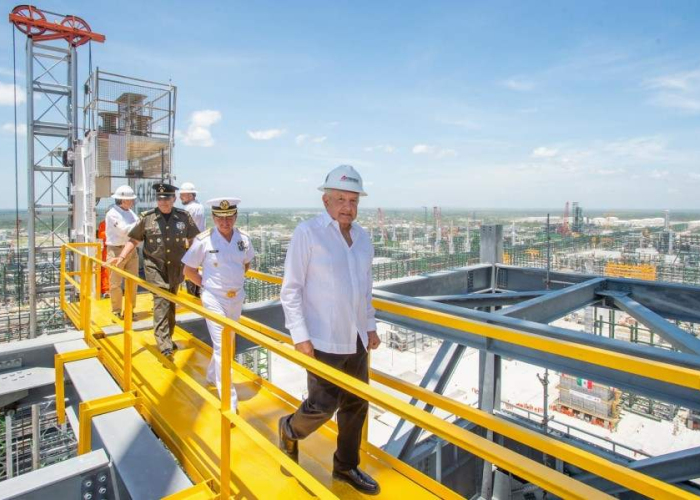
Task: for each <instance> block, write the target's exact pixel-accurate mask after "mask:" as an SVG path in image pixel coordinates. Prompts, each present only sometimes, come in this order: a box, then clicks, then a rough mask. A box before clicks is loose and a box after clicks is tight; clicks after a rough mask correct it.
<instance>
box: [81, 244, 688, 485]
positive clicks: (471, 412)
mask: <svg viewBox="0 0 700 500" xmlns="http://www.w3.org/2000/svg"><path fill="white" fill-rule="evenodd" d="M71 250H73V251H76V250H75V249H71ZM78 253H80V252H78ZM82 256H83V258H85V259H87V261H86V262H85V263H86V266H85V267H84V269H85V272H86V274H88V275H89V272H90V270H91V267H92V266H90V264H88V261H89V262H90V263H92V260H93V259H95V258H94V257H90V256H86V255H84V254H82ZM106 267H107V268H109V269H110V271H112V272H116V273H118V274H120V275H121V276H123V277H124V278H125V279H126V280H127V283H129V282H134V283H136V284H137V285H139V286H141V287H142V288H145V289H146V290H149V291H151V292H153V293H154V294H157V295H160V296H163V297H165V298H167V299H168V300H170V301H171V302H174V303H176V304H178V305H180V306H181V307H184V308H186V309H189V310H191V311H193V312H196V313H198V314H199V315H200V316H202V317H204V318H206V319H209V320H211V321H214V322H217V323H218V324H220V325H222V326H223V327H224V349H225V350H227V351H228V355H224V356H223V363H224V366H223V367H222V376H224V377H226V376H227V377H230V370H231V359H232V357H233V356H232V352H233V351H232V350H231V348H232V345H231V344H232V335H234V334H239V335H242V336H243V337H245V338H247V339H248V340H250V341H252V342H254V343H256V344H258V345H260V346H262V347H265V348H267V349H269V350H270V351H272V352H274V353H276V354H278V355H280V356H282V357H284V358H286V359H288V360H290V361H292V362H295V363H296V364H298V365H300V366H302V367H304V368H306V369H307V370H309V371H311V372H313V373H316V374H318V375H320V376H322V377H324V378H325V379H327V380H329V381H331V382H333V383H334V384H336V385H338V386H340V387H342V388H343V389H345V390H348V391H349V392H352V393H354V394H356V395H358V396H360V397H362V398H364V399H366V400H368V401H370V402H372V403H375V404H377V405H378V406H381V407H384V408H385V409H387V410H389V411H391V412H392V413H395V414H396V415H398V416H399V417H402V418H405V419H406V420H409V421H411V422H413V423H415V424H416V425H418V426H420V427H421V428H424V429H426V430H428V431H430V432H432V433H434V434H435V435H437V436H439V437H442V438H443V439H445V440H446V441H449V442H451V443H453V444H455V445H457V446H459V447H461V448H463V449H467V450H469V451H471V452H472V453H474V454H476V455H478V456H480V457H482V458H484V459H485V460H487V461H489V462H492V463H494V464H497V465H499V466H501V467H503V468H504V469H506V470H509V471H511V472H513V473H515V474H517V475H519V476H521V477H523V478H525V479H527V480H529V481H531V482H533V483H534V484H538V485H539V486H541V487H542V488H544V489H545V490H547V491H550V492H552V493H554V494H557V495H560V496H562V497H567V498H588V497H591V496H592V495H595V496H596V497H601V495H603V494H602V493H601V492H600V491H598V490H595V489H593V488H591V487H589V486H587V485H585V484H583V483H580V482H578V481H576V480H574V479H571V478H569V477H567V476H565V475H563V474H560V473H558V472H556V471H553V470H552V469H549V468H547V467H545V466H543V465H541V464H539V463H537V462H534V461H532V460H530V459H527V458H525V457H522V456H520V455H518V454H517V453H515V452H512V451H511V450H508V449H507V448H504V447H502V446H499V445H497V444H495V443H493V442H491V441H488V440H486V439H484V438H481V437H479V436H477V435H474V434H472V433H470V432H468V431H465V430H464V429H461V428H459V427H457V426H455V425H453V424H449V423H447V422H444V421H443V420H441V419H439V418H438V417H436V416H434V415H432V414H430V413H427V412H424V411H422V410H419V409H417V408H416V407H414V406H412V405H410V404H408V403H406V402H404V401H400V400H398V399H397V398H394V397H392V396H390V395H388V394H386V393H385V392H382V391H380V390H378V389H376V388H374V387H371V386H369V385H368V384H365V383H363V382H360V381H359V380H357V379H354V378H353V377H349V376H348V375H346V374H344V373H342V372H340V371H338V370H335V369H333V368H331V367H329V366H327V365H324V364H323V363H320V362H318V361H317V360H315V359H313V358H309V357H307V356H304V355H303V354H300V353H298V352H297V351H294V350H292V349H289V347H288V346H285V345H282V344H281V343H280V342H281V341H282V342H288V338H286V336H284V335H283V334H281V333H280V332H276V331H274V330H272V329H270V328H268V327H264V328H260V330H261V331H263V332H264V333H259V332H258V331H255V330H254V329H253V328H251V327H255V326H257V325H253V323H255V322H252V320H248V319H246V318H242V319H241V323H238V322H235V321H232V320H230V319H227V318H224V317H221V316H219V315H218V314H215V313H212V312H210V311H208V310H207V309H205V308H204V307H202V306H200V305H198V304H196V303H193V302H190V301H185V300H182V299H180V298H178V297H177V296H176V295H174V294H170V293H168V292H167V291H164V290H163V289H161V288H158V287H156V286H154V285H151V284H150V283H148V282H145V281H143V280H141V279H140V278H137V277H134V276H132V275H130V274H129V273H126V272H125V271H123V270H121V269H117V268H114V267H112V266H106ZM248 276H249V277H252V278H256V279H265V280H266V281H271V282H272V279H269V275H265V274H264V273H260V272H249V273H248ZM274 279H275V281H274V282H276V283H279V282H281V279H280V278H278V277H274ZM82 281H83V280H81V282H82ZM88 281H89V280H88ZM82 299H84V300H85V301H87V302H88V304H86V305H85V306H83V307H84V308H85V309H89V307H88V306H89V302H90V299H89V294H88V295H81V303H82V302H83V300H82ZM384 302H388V301H384ZM381 305H384V304H381ZM394 305H395V304H393V303H389V307H391V306H394ZM418 309H420V308H418ZM423 311H427V310H423ZM423 311H418V312H415V311H409V312H411V313H412V314H421V315H425V313H424V312H423ZM429 312H432V311H429ZM445 316H449V315H445ZM82 317H84V318H87V320H86V322H85V324H86V325H88V327H87V329H88V330H89V312H85V313H84V314H83V316H82ZM421 317H423V316H421ZM430 319H436V318H430ZM449 319H450V320H452V319H453V317H450V318H449ZM458 319H462V318H458ZM244 323H247V324H248V326H246V325H245V324H244ZM473 323H477V322H473ZM454 325H457V326H458V327H460V326H463V325H461V324H459V323H454V324H453V327H454ZM483 325H485V324H483ZM125 326H126V325H125ZM471 326H473V325H471ZM471 326H470V327H471ZM485 326H488V327H492V328H495V329H499V328H500V327H494V325H485ZM125 330H126V328H125ZM502 330H505V331H508V332H509V333H510V330H508V329H502ZM469 331H470V332H472V333H474V332H473V331H472V330H471V329H470V330H469ZM272 332H274V335H271V337H273V338H274V339H275V340H272V339H271V338H269V337H268V335H269V334H270V333H272ZM513 332H515V333H522V332H516V331H513ZM485 333H488V332H485ZM482 334H484V333H482ZM282 338H285V340H282ZM90 340H92V339H90ZM507 340H508V341H511V340H510V338H508V339H507ZM522 340H523V339H522V338H516V340H515V341H514V342H513V343H517V342H518V341H522ZM125 342H126V337H125ZM547 347H550V346H542V345H540V346H538V347H535V348H539V349H540V350H544V349H545V348H547ZM129 351H130V350H129ZM126 352H127V351H126V349H125V357H126ZM130 354H131V353H130V352H129V355H130ZM608 361H609V360H608ZM598 364H601V365H603V366H605V365H604V364H603V363H598ZM125 365H126V362H125ZM623 371H626V370H623ZM689 372H691V373H683V374H682V375H684V376H691V377H692V376H694V377H699V376H700V373H699V372H697V371H694V370H689ZM373 378H374V379H375V380H377V379H380V380H379V381H382V380H383V382H382V383H384V384H385V385H388V386H392V384H393V386H394V387H395V388H399V389H400V390H403V391H404V392H406V393H407V394H409V395H412V396H417V397H418V399H422V400H428V401H430V402H431V404H434V405H435V406H438V407H450V405H451V409H452V411H453V413H455V414H458V415H459V414H460V413H462V414H464V416H465V418H470V417H471V418H470V419H471V420H472V421H473V420H474V419H475V418H477V417H479V416H480V415H479V413H484V412H480V411H479V410H475V409H473V408H470V407H467V406H466V405H460V404H459V403H456V402H454V401H451V400H449V399H448V398H445V397H444V396H439V395H435V394H433V393H430V391H425V390H424V389H423V390H416V388H415V386H410V384H405V383H404V382H402V381H396V380H393V381H392V380H391V379H390V378H389V376H387V375H384V374H380V373H378V372H374V376H373ZM672 383H674V382H672ZM680 385H686V386H688V385H687V384H680ZM223 386H224V389H223V394H222V402H221V413H222V425H224V421H225V420H228V422H229V423H228V424H227V425H230V421H231V420H232V419H233V418H234V416H233V415H231V412H230V411H228V410H227V409H225V408H227V407H228V408H230V378H229V379H228V383H226V381H225V380H224V384H223ZM690 387H694V386H692V385H690ZM418 389H420V388H418ZM409 391H410V392H409ZM411 392H412V393H413V394H411ZM431 398H432V399H431ZM484 415H485V416H484ZM484 415H481V418H482V424H483V425H484V426H485V427H486V428H491V429H492V430H495V431H497V432H499V433H501V434H504V435H507V433H513V432H515V431H514V429H512V428H510V427H509V426H512V424H504V423H503V421H501V420H500V419H497V418H496V417H494V416H492V415H489V414H485V413H484ZM516 427H517V426H516ZM519 432H521V434H520V439H521V442H526V443H528V444H530V443H534V444H533V446H534V445H539V446H540V447H546V449H548V450H549V453H550V454H552V455H554V456H558V457H559V456H561V457H564V459H566V460H567V461H569V462H571V463H574V464H576V463H577V462H578V463H579V464H582V465H581V467H582V468H585V469H586V470H591V471H592V472H594V471H595V473H596V474H598V475H600V476H601V477H605V478H606V479H609V480H611V481H613V482H615V483H619V484H623V485H625V486H626V487H629V488H630V489H632V490H635V491H638V492H640V493H643V494H647V495H649V496H654V497H658V496H665V497H669V498H671V497H673V498H690V496H689V495H688V494H687V493H686V492H684V491H683V490H681V489H679V488H676V487H674V486H672V485H669V484H667V483H664V482H662V481H659V480H656V479H654V478H651V477H649V476H645V475H643V474H640V473H636V472H635V473H634V474H625V470H626V469H625V468H620V469H623V470H619V469H617V470H614V469H615V468H614V467H611V466H612V465H614V464H611V463H610V462H607V461H605V460H603V459H600V458H599V457H595V456H593V458H595V460H592V459H591V457H587V456H586V455H585V452H582V453H581V452H580V450H576V451H577V452H578V453H574V449H569V448H573V447H569V448H565V447H564V445H562V444H561V443H558V442H556V441H555V440H552V439H551V438H547V437H544V436H539V438H538V437H537V436H528V435H525V434H523V433H522V430H519ZM225 434H226V435H227V436H228V433H225ZM532 434H533V435H534V434H535V433H532ZM223 435H224V432H223V429H222V439H223ZM534 447H538V446H534ZM583 464H585V465H583ZM224 469H228V468H227V467H222V479H223V474H224ZM290 472H293V471H290ZM229 473H230V471H229ZM305 479H306V478H305ZM223 484H224V483H223V481H222V488H224V486H223ZM226 484H228V482H227V483H226ZM222 492H223V489H222ZM222 496H223V495H222Z"/></svg>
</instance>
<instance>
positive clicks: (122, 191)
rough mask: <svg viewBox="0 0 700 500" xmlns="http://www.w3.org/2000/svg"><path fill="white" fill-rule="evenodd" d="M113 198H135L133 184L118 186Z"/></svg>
mask: <svg viewBox="0 0 700 500" xmlns="http://www.w3.org/2000/svg"><path fill="white" fill-rule="evenodd" d="M112 198H114V199H115V200H135V199H136V195H135V194H134V190H133V189H131V186H127V185H126V184H125V185H123V186H119V187H118V188H117V190H116V191H115V192H114V194H113V195H112Z"/></svg>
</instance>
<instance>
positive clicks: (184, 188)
mask: <svg viewBox="0 0 700 500" xmlns="http://www.w3.org/2000/svg"><path fill="white" fill-rule="evenodd" d="M188 193H189V194H197V190H196V189H195V188H194V184H192V183H191V182H183V183H182V185H181V186H180V194H188Z"/></svg>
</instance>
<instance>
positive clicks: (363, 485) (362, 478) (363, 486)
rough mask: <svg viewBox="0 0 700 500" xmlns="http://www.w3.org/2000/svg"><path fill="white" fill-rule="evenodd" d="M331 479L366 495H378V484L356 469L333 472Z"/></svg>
mask: <svg viewBox="0 0 700 500" xmlns="http://www.w3.org/2000/svg"><path fill="white" fill-rule="evenodd" d="M333 479H337V480H338V481H344V482H346V483H348V484H349V485H350V486H352V487H353V488H355V489H356V490H358V491H361V492H362V493H364V494H366V495H378V494H379V491H380V488H379V483H378V482H377V481H375V480H374V479H372V478H371V477H370V475H369V474H367V473H366V472H362V471H361V470H360V469H358V468H357V467H355V468H354V469H350V470H344V471H339V470H334V471H333Z"/></svg>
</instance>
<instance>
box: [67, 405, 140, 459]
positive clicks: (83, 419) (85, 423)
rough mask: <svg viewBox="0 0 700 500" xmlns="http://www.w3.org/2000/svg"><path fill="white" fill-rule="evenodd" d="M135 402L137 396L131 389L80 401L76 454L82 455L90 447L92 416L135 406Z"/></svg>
mask: <svg viewBox="0 0 700 500" xmlns="http://www.w3.org/2000/svg"><path fill="white" fill-rule="evenodd" d="M137 403H138V398H137V397H136V393H135V392H133V391H132V392H123V393H121V394H115V395H114V396H107V397H104V398H99V399H93V400H91V401H85V402H83V403H80V407H79V408H80V409H79V416H80V430H79V437H78V455H84V454H86V453H88V452H89V451H90V448H92V419H93V418H94V417H96V416H98V415H104V414H105V413H111V412H113V411H117V410H123V409H124V408H130V407H132V406H136V404H137Z"/></svg>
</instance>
